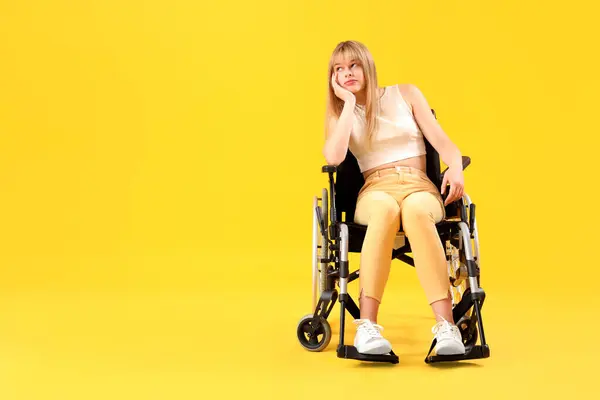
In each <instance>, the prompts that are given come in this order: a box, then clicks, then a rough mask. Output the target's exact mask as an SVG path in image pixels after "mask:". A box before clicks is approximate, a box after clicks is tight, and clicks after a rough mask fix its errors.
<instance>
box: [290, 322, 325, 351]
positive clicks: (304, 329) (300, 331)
mask: <svg viewBox="0 0 600 400" xmlns="http://www.w3.org/2000/svg"><path fill="white" fill-rule="evenodd" d="M312 323H313V314H308V315H305V316H304V317H302V319H301V320H300V322H299V323H298V328H297V335H298V340H299V341H300V344H301V345H302V347H304V348H305V349H306V350H308V351H314V352H318V351H323V350H324V349H325V348H326V347H327V346H328V345H329V342H330V341H331V337H332V336H333V335H332V333H331V326H330V325H329V322H327V320H326V319H325V318H323V317H319V319H318V322H317V323H318V326H317V327H316V330H315V331H314V334H311V330H312V329H311V328H312Z"/></svg>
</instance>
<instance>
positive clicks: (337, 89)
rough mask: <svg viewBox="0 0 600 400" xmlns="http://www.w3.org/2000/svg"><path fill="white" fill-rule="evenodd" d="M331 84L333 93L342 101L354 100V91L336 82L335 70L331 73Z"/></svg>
mask: <svg viewBox="0 0 600 400" xmlns="http://www.w3.org/2000/svg"><path fill="white" fill-rule="evenodd" d="M331 86H333V92H334V93H335V95H336V96H337V97H338V98H340V99H341V100H344V102H346V103H347V102H349V101H356V97H354V93H352V92H351V91H349V90H348V89H344V88H343V87H341V86H340V85H339V83H337V79H336V77H335V72H334V73H333V75H331Z"/></svg>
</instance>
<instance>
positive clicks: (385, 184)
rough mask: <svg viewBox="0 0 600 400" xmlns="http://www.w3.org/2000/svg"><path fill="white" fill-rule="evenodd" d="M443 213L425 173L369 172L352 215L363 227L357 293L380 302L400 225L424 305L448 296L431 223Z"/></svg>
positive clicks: (441, 252) (401, 169) (443, 258)
mask: <svg viewBox="0 0 600 400" xmlns="http://www.w3.org/2000/svg"><path fill="white" fill-rule="evenodd" d="M444 217H445V209H444V204H443V200H442V198H441V196H440V193H439V190H438V189H437V188H436V187H435V185H434V184H433V183H432V182H431V180H430V179H429V178H428V177H427V174H426V173H425V172H423V171H421V170H419V169H416V168H411V167H394V168H389V169H384V170H380V171H376V172H374V173H373V174H371V175H369V176H368V177H367V179H366V181H365V184H364V186H363V187H362V189H361V191H360V192H359V195H358V201H357V205H356V211H355V216H354V221H355V222H356V223H358V224H361V225H366V226H367V232H366V236H365V240H364V242H363V247H362V250H361V256H360V278H359V286H360V295H361V296H368V297H371V298H373V299H375V300H377V301H378V302H380V303H381V300H382V298H383V292H384V288H385V285H386V283H387V280H388V277H389V273H390V268H391V263H392V258H391V255H392V250H393V246H394V241H395V237H396V233H397V232H398V230H399V229H400V226H401V227H402V231H403V232H404V233H405V235H406V237H407V239H408V241H409V242H410V246H411V249H412V256H413V259H414V262H415V269H416V273H417V276H418V279H419V282H420V284H421V286H422V287H423V289H424V291H425V296H426V298H427V300H428V302H429V304H431V303H433V302H435V301H437V300H442V299H446V298H448V296H449V289H450V282H449V277H448V272H447V267H446V253H445V249H444V246H443V245H442V243H441V240H440V237H439V234H438V232H437V229H436V226H435V225H436V223H438V222H440V221H441V220H442V219H443V218H444ZM400 224H401V225H400Z"/></svg>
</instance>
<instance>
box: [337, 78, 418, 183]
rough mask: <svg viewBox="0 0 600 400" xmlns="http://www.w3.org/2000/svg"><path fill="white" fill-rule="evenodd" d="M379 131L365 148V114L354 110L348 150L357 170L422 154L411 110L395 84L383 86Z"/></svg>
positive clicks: (364, 169) (362, 111)
mask: <svg viewBox="0 0 600 400" xmlns="http://www.w3.org/2000/svg"><path fill="white" fill-rule="evenodd" d="M380 104H381V106H380V114H379V116H378V117H377V119H378V123H379V129H378V130H377V131H376V132H374V134H373V140H372V142H371V147H370V148H369V147H368V146H367V141H368V138H367V134H366V129H365V119H364V116H365V112H364V109H362V108H361V107H357V109H356V111H355V112H356V116H357V118H355V122H354V125H353V126H352V132H351V134H350V142H349V144H348V147H349V149H350V151H351V152H352V154H353V155H354V156H355V157H356V160H357V161H358V165H359V167H360V171H361V172H364V171H366V170H368V169H371V168H374V167H378V166H380V165H383V164H387V163H390V162H394V161H398V160H403V159H406V158H410V157H415V156H420V155H423V154H425V153H426V150H425V142H424V141H423V133H422V132H421V130H420V129H419V126H418V125H417V123H416V120H415V118H414V115H413V112H412V107H411V106H410V105H409V104H408V103H407V102H406V101H405V100H404V98H403V97H402V94H401V93H400V88H399V87H398V85H394V86H387V87H385V91H384V93H383V95H382V96H381V99H380Z"/></svg>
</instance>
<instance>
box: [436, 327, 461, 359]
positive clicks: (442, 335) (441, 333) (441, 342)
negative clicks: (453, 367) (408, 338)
mask: <svg viewBox="0 0 600 400" xmlns="http://www.w3.org/2000/svg"><path fill="white" fill-rule="evenodd" d="M431 332H432V333H433V334H435V338H436V339H437V344H436V346H435V352H436V354H439V355H454V354H465V345H464V344H463V342H462V336H461V334H460V331H459V330H458V327H457V326H456V325H453V324H451V323H450V322H448V321H446V320H443V321H441V322H438V323H437V324H435V326H434V327H433V328H432V329H431Z"/></svg>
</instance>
